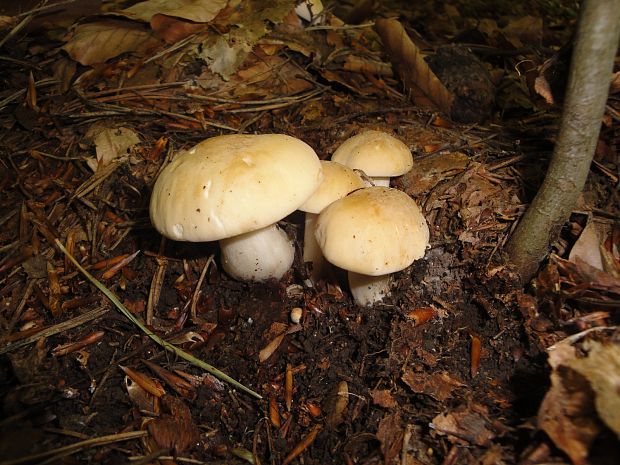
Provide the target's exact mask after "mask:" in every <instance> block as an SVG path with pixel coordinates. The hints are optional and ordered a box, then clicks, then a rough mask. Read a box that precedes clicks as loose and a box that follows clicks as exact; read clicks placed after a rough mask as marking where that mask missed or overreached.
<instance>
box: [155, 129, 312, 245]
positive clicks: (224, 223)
mask: <svg viewBox="0 0 620 465" xmlns="http://www.w3.org/2000/svg"><path fill="white" fill-rule="evenodd" d="M322 179H323V177H322V171H321V163H320V161H319V158H318V157H317V155H316V153H315V152H314V150H312V148H311V147H310V146H309V145H307V144H306V143H304V142H302V141H300V140H298V139H295V138H294V137H290V136H286V135H282V134H262V135H240V134H233V135H224V136H217V137H212V138H210V139H206V140H204V141H202V142H200V143H199V144H198V145H196V146H194V147H193V148H191V149H189V150H184V151H181V152H180V153H178V154H177V155H176V156H175V157H174V159H173V160H172V162H171V163H170V164H169V165H168V166H166V167H165V168H164V169H163V170H162V172H161V174H160V175H159V177H158V178H157V181H156V182H155V186H154V187H153V193H152V196H151V203H150V215H151V222H152V223H153V226H154V227H155V229H157V230H158V231H159V232H160V233H161V234H162V235H164V236H166V237H168V238H170V239H174V240H177V241H192V242H199V241H215V240H220V239H224V238H228V237H232V236H236V235H239V234H243V233H246V232H250V231H255V230H257V229H260V228H263V227H265V226H268V225H270V224H272V223H275V222H277V221H279V220H281V219H282V218H284V217H285V216H287V215H288V214H290V213H292V212H293V211H295V210H296V209H297V207H299V205H301V204H302V203H303V202H305V201H306V199H307V198H308V197H309V196H310V195H311V194H312V193H313V192H314V191H315V190H316V188H317V187H318V186H319V184H320V183H321V181H322Z"/></svg>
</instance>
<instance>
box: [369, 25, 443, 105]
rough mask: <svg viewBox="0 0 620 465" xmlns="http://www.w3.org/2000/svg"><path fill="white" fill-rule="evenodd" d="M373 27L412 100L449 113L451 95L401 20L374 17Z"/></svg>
mask: <svg viewBox="0 0 620 465" xmlns="http://www.w3.org/2000/svg"><path fill="white" fill-rule="evenodd" d="M375 29H376V30H377V33H378V34H379V36H380V37H381V41H382V42H383V45H384V47H385V48H386V50H387V52H388V55H389V56H390V60H391V61H392V63H393V64H394V66H395V67H396V69H397V70H398V75H399V77H400V79H401V80H402V82H403V84H404V85H405V87H406V88H407V90H408V91H409V92H410V93H411V98H412V100H413V102H414V103H416V104H417V105H420V106H424V107H431V108H433V107H434V108H437V109H439V110H440V111H441V112H443V113H444V114H445V115H450V111H451V108H452V101H453V100H454V96H453V95H452V93H451V92H450V91H448V89H446V87H445V86H444V85H443V84H442V82H441V81H440V80H439V79H438V78H437V76H435V73H433V72H432V71H431V69H430V68H429V66H428V65H427V64H426V62H425V61H424V58H423V57H422V52H421V51H420V49H419V48H418V47H417V46H416V45H415V44H414V43H413V41H412V40H411V39H410V38H409V36H408V35H407V32H406V31H405V29H404V28H403V26H402V24H401V23H400V22H398V21H396V20H394V19H378V20H377V21H376V22H375Z"/></svg>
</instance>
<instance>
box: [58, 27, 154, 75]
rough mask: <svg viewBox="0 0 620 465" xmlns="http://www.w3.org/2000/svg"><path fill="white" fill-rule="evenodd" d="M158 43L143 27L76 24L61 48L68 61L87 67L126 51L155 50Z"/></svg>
mask: <svg viewBox="0 0 620 465" xmlns="http://www.w3.org/2000/svg"><path fill="white" fill-rule="evenodd" d="M158 44H159V40H158V39H156V38H155V37H154V36H153V33H152V32H151V31H148V30H147V29H145V28H144V27H143V26H141V25H139V24H136V23H131V22H129V21H122V20H116V19H105V20H101V21H97V22H94V23H87V24H79V25H77V26H76V27H75V28H74V29H73V30H72V31H71V36H70V38H69V40H68V41H67V43H66V44H65V45H63V46H62V49H63V50H65V51H66V52H67V53H68V54H69V56H71V58H73V59H74V60H75V61H77V62H79V63H81V64H83V65H85V66H88V65H94V64H97V63H103V62H104V61H106V60H108V59H110V58H113V57H115V56H118V55H120V54H122V53H127V52H144V51H147V50H149V49H151V48H154V47H155V46H157V45H158Z"/></svg>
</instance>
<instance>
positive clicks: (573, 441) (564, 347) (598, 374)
mask: <svg viewBox="0 0 620 465" xmlns="http://www.w3.org/2000/svg"><path fill="white" fill-rule="evenodd" d="M577 339H578V338H577V336H571V337H570V338H567V339H564V340H563V341H561V342H559V343H557V344H555V345H554V346H552V347H550V348H549V350H548V353H549V364H550V365H551V368H552V372H551V388H550V389H549V391H548V392H547V394H546V395H545V398H544V399H543V402H542V404H541V406H540V409H539V411H538V424H539V426H540V427H541V428H542V429H543V430H544V431H545V432H546V433H547V434H548V435H549V437H550V438H551V439H552V440H553V442H554V443H555V445H556V446H557V447H559V448H560V449H562V450H563V451H564V452H565V453H566V454H567V455H568V456H569V457H570V458H571V460H572V461H573V463H575V464H586V463H588V454H589V450H590V447H591V446H592V444H593V443H594V441H595V440H596V438H597V437H598V436H599V434H601V432H602V425H601V423H600V422H599V420H598V418H600V419H601V420H603V422H604V423H605V424H606V425H607V426H608V427H609V428H611V429H612V430H613V431H614V432H615V433H616V434H617V435H618V436H619V437H620V396H619V395H618V392H620V391H619V390H620V376H619V375H618V374H619V373H620V347H619V346H618V344H617V343H614V342H611V341H609V342H598V341H596V340H586V341H584V342H583V343H581V344H579V345H577V344H574V342H575V341H576V340H577ZM597 414H598V415H597Z"/></svg>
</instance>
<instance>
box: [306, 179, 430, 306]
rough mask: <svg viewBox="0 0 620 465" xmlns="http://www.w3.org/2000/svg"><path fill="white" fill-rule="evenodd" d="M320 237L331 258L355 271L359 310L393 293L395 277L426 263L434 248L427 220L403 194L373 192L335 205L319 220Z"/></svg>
mask: <svg viewBox="0 0 620 465" xmlns="http://www.w3.org/2000/svg"><path fill="white" fill-rule="evenodd" d="M315 235H316V239H317V242H318V243H319V245H320V247H321V250H322V251H323V255H324V256H325V258H326V259H327V260H328V261H329V262H331V263H333V264H334V265H336V266H339V267H340V268H343V269H345V270H348V271H349V286H350V288H351V293H352V294H353V298H354V300H355V302H356V303H357V304H358V305H366V306H368V305H372V304H374V303H376V302H379V301H380V300H382V299H383V297H385V296H386V295H387V294H388V293H389V291H390V273H394V272H396V271H400V270H402V269H404V268H406V267H408V266H409V265H411V263H413V261H414V260H417V259H419V258H422V257H423V256H424V253H425V251H426V248H427V246H428V243H429V230H428V225H427V224H426V220H425V219H424V216H423V215H422V212H421V211H420V208H419V207H418V206H417V205H416V203H415V202H414V201H413V200H412V199H411V197H409V196H408V195H407V194H405V193H404V192H402V191H399V190H397V189H391V188H389V187H367V188H364V189H359V190H356V191H355V192H353V193H351V194H349V195H348V196H346V197H344V198H342V199H340V200H337V201H335V202H333V203H332V204H331V205H330V206H328V207H327V208H325V209H324V210H323V211H322V212H321V214H320V215H319V219H318V221H317V225H316V230H315Z"/></svg>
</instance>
